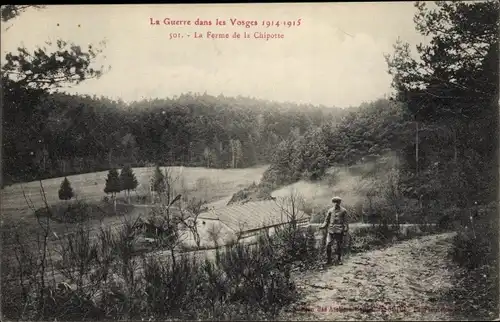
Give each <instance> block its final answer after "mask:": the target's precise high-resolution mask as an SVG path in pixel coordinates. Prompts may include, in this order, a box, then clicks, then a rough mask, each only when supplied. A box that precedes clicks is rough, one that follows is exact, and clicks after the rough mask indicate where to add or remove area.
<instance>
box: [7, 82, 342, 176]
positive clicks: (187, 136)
mask: <svg viewBox="0 0 500 322" xmlns="http://www.w3.org/2000/svg"><path fill="white" fill-rule="evenodd" d="M6 85H7V88H6V95H5V97H4V124H3V126H4V127H3V137H4V141H3V149H4V151H3V152H4V153H3V158H4V160H3V161H4V179H5V180H7V181H11V182H12V181H14V182H15V181H25V180H32V179H36V178H39V177H54V176H61V175H66V174H69V173H79V172H93V171H97V170H103V169H108V168H110V167H119V166H121V165H123V164H131V165H133V166H143V165H147V164H149V163H157V162H159V163H160V164H164V165H185V166H205V167H210V168H240V167H249V166H253V165H257V164H264V163H269V162H270V159H271V155H272V153H273V151H274V149H275V147H276V145H278V144H279V143H280V142H281V141H282V140H284V139H288V138H289V137H296V136H299V135H301V134H303V133H305V132H306V131H308V130H309V129H310V128H316V127H318V126H321V124H323V123H325V122H330V121H335V120H338V119H340V117H341V116H342V115H343V114H345V111H344V110H342V109H340V108H327V107H315V106H310V105H298V104H291V103H275V102H269V101H263V100H257V99H253V98H245V97H237V98H231V97H224V96H223V95H219V96H217V97H214V96H210V95H206V94H204V95H199V94H191V93H189V94H185V95H181V96H180V97H176V98H171V99H154V100H151V99H149V100H143V101H139V102H133V103H130V104H126V103H124V102H122V101H113V100H110V99H107V98H103V97H101V98H97V97H90V96H79V95H68V94H64V93H55V94H47V93H46V92H38V91H36V90H32V89H17V90H16V88H15V83H13V82H6ZM9 85H12V87H11V88H9V87H8V86H9Z"/></svg>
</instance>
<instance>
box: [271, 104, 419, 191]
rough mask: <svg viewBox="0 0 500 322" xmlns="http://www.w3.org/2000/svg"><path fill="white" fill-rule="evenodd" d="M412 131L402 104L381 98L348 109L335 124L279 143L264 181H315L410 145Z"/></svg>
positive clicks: (326, 125) (282, 182)
mask: <svg viewBox="0 0 500 322" xmlns="http://www.w3.org/2000/svg"><path fill="white" fill-rule="evenodd" d="M412 136H413V134H412V129H411V127H410V125H409V121H408V116H405V111H404V109H403V108H402V106H401V104H398V103H395V102H393V101H389V100H386V99H380V100H377V101H375V102H373V103H366V104H362V105H361V106H360V107H359V108H356V109H351V110H349V112H348V114H347V115H346V116H345V117H343V118H342V119H341V120H340V122H338V123H329V124H323V125H322V126H319V127H315V128H312V129H310V130H309V131H307V132H306V133H304V135H300V136H295V137H290V138H289V139H287V140H285V141H284V142H282V143H281V144H280V145H279V146H278V149H277V151H276V153H275V154H274V157H273V160H272V161H273V162H272V164H271V166H270V167H269V169H268V170H267V171H266V173H265V175H264V181H265V182H266V183H270V184H272V185H277V186H280V185H283V184H288V183H292V182H295V181H297V180H300V179H306V180H315V179H319V178H321V177H322V176H323V174H324V173H325V170H327V168H329V167H331V166H335V165H347V166H349V165H354V164H356V163H359V162H366V161H369V160H376V159H378V158H379V157H381V156H384V155H386V154H387V153H392V152H394V153H398V154H400V155H402V151H404V150H405V149H407V148H408V147H409V145H410V146H411V139H412Z"/></svg>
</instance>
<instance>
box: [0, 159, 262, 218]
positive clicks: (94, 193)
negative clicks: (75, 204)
mask: <svg viewBox="0 0 500 322" xmlns="http://www.w3.org/2000/svg"><path fill="white" fill-rule="evenodd" d="M169 169H170V171H171V173H172V175H173V177H174V178H175V179H176V182H175V184H174V185H175V186H176V188H177V189H176V190H183V191H188V192H189V193H190V194H192V195H193V196H195V197H197V198H202V199H204V200H206V201H207V202H210V201H216V200H218V199H222V198H224V197H227V196H228V195H231V194H232V193H234V192H236V191H237V190H239V189H241V188H242V187H244V186H246V185H249V184H251V183H252V182H254V181H255V182H259V181H260V178H261V176H262V173H263V172H264V170H265V169H266V167H265V166H262V167H255V168H247V169H225V170H221V169H207V168H199V167H198V168H189V167H170V168H169ZM153 171H154V168H151V167H148V168H134V173H135V175H136V177H137V180H138V181H139V186H138V187H137V190H136V191H135V192H132V194H133V195H134V194H138V195H144V194H147V193H149V181H150V178H151V176H152V174H153ZM106 176H107V172H106V171H103V172H94V173H86V174H79V175H73V176H68V180H69V181H70V183H71V186H72V187H73V190H74V192H75V193H76V196H77V198H78V199H79V200H86V201H99V200H102V198H103V197H104V196H105V193H104V192H103V189H104V185H105V180H106ZM61 181H62V178H53V179H47V180H43V181H42V185H43V189H44V190H45V194H46V197H47V201H48V203H49V204H54V203H56V202H59V199H58V190H59V187H60V184H61ZM23 190H24V192H25V194H26V197H27V198H28V199H29V200H31V202H33V204H34V206H35V208H40V207H42V206H43V199H42V195H41V193H40V190H41V189H40V182H38V181H34V182H28V183H19V184H14V185H11V186H8V187H5V188H4V189H3V190H2V196H1V201H2V205H1V210H2V217H3V219H6V218H16V219H21V218H24V217H26V216H32V215H33V214H32V211H31V210H30V208H29V207H28V205H27V202H26V200H25V198H24V196H23ZM118 196H122V197H124V196H125V193H124V192H122V193H120V194H119V195H118Z"/></svg>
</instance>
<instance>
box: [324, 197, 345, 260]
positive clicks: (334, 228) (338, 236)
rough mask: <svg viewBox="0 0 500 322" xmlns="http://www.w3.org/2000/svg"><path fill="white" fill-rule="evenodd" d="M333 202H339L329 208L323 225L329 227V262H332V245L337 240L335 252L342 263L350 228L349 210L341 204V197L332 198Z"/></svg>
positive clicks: (327, 244)
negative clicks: (347, 233) (345, 237)
mask: <svg viewBox="0 0 500 322" xmlns="http://www.w3.org/2000/svg"><path fill="white" fill-rule="evenodd" d="M332 202H333V203H337V204H336V205H335V206H333V207H332V208H330V209H328V211H327V213H326V218H325V221H324V222H323V225H322V226H321V227H322V228H327V238H326V256H327V262H328V263H331V261H332V246H333V243H334V242H335V243H336V246H337V247H336V248H335V254H336V255H337V259H338V261H339V263H341V257H342V244H343V240H344V235H345V233H346V232H347V231H348V230H349V225H348V223H347V210H346V209H345V208H344V207H341V206H340V202H341V199H340V198H339V197H334V198H332Z"/></svg>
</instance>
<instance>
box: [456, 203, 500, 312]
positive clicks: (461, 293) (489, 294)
mask: <svg viewBox="0 0 500 322" xmlns="http://www.w3.org/2000/svg"><path fill="white" fill-rule="evenodd" d="M480 208H481V209H480V211H478V216H473V220H472V221H469V222H468V224H467V225H464V226H462V227H461V229H460V230H459V231H458V232H457V235H456V236H455V238H454V240H453V248H452V249H451V250H450V254H449V255H450V258H451V259H452V263H453V264H454V267H451V269H453V271H454V273H455V274H454V277H453V278H454V287H453V289H452V290H451V291H450V292H449V293H448V294H447V296H449V297H450V301H453V302H454V303H455V304H456V305H455V306H454V307H455V309H456V310H455V314H456V316H457V318H460V319H476V320H477V319H482V320H491V319H494V318H497V317H498V314H499V301H500V300H499V294H498V293H499V291H498V284H499V277H498V276H499V269H498V234H499V228H498V205H497V204H496V203H492V204H490V205H487V206H484V207H480ZM473 215H474V214H473ZM457 267H458V268H459V269H457Z"/></svg>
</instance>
